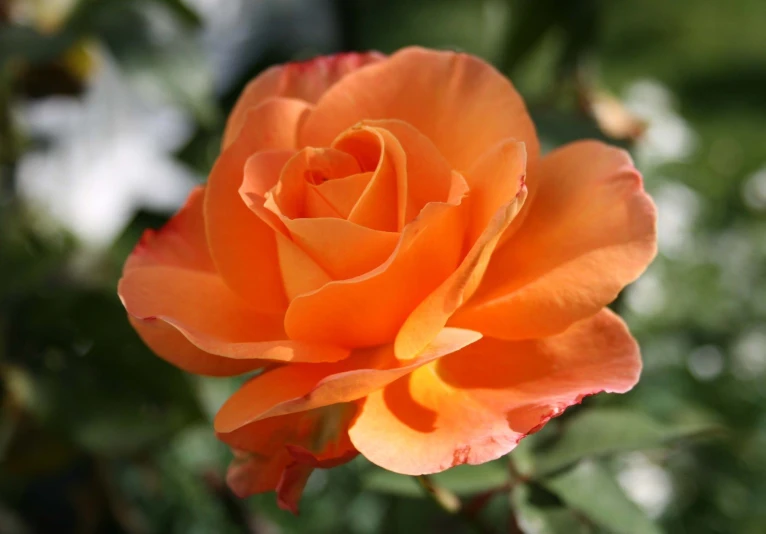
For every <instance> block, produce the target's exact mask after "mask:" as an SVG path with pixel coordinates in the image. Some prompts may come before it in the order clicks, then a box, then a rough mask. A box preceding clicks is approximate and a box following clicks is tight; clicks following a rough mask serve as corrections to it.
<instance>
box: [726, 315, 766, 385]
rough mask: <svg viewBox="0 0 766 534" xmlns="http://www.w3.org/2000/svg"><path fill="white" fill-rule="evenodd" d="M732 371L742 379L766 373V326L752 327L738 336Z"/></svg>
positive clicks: (749, 378) (754, 377) (753, 377)
mask: <svg viewBox="0 0 766 534" xmlns="http://www.w3.org/2000/svg"><path fill="white" fill-rule="evenodd" d="M732 371H733V373H734V375H735V376H736V377H737V378H739V379H740V380H753V379H758V378H760V377H762V376H763V374H764V373H766V326H763V325H762V326H760V327H756V328H752V329H750V330H748V331H746V332H745V333H744V334H742V335H741V336H739V338H737V341H736V342H735V343H734V364H733V369H732Z"/></svg>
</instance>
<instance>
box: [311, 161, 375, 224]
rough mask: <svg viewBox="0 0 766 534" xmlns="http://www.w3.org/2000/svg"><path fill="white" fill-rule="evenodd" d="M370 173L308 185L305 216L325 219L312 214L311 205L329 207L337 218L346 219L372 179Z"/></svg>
mask: <svg viewBox="0 0 766 534" xmlns="http://www.w3.org/2000/svg"><path fill="white" fill-rule="evenodd" d="M372 176H373V173H372V172H361V173H359V174H352V175H351V176H347V177H346V178H339V179H337V180H325V181H323V182H322V183H319V184H309V186H308V190H307V204H306V209H307V215H308V216H309V217H322V216H324V217H327V216H328V215H319V214H318V212H317V213H312V208H313V205H314V204H315V203H316V204H317V205H320V206H329V207H330V208H332V210H333V211H334V213H336V214H337V215H336V216H338V217H342V218H344V219H347V218H348V216H349V214H350V213H351V210H352V209H353V208H354V206H355V205H356V203H357V201H358V200H359V197H361V196H362V193H364V190H365V189H366V188H367V185H368V184H369V183H370V180H371V179H372Z"/></svg>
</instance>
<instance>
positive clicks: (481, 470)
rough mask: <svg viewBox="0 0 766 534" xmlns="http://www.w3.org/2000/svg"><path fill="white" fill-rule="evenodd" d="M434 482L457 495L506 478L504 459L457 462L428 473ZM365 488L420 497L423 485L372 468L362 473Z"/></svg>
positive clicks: (468, 492)
mask: <svg viewBox="0 0 766 534" xmlns="http://www.w3.org/2000/svg"><path fill="white" fill-rule="evenodd" d="M430 478H431V480H433V482H434V484H436V485H438V486H440V487H443V488H445V489H448V490H450V491H451V492H453V493H456V494H457V495H473V494H476V493H480V492H482V491H486V490H489V489H492V488H496V487H498V486H502V485H503V484H505V483H507V482H508V472H507V470H506V468H505V462H504V461H499V462H489V463H486V464H482V465H459V466H457V467H453V468H452V469H448V470H447V471H444V472H443V473H437V474H435V475H431V477H430ZM363 485H364V487H365V488H366V489H368V490H371V491H376V492H379V493H388V494H390V495H397V496H400V497H423V496H424V492H423V489H422V488H421V487H420V486H419V485H418V482H417V481H416V480H415V478H414V477H410V476H407V475H399V474H396V473H391V472H390V471H383V470H381V469H375V470H373V471H370V472H369V473H367V474H366V475H365V476H364V479H363Z"/></svg>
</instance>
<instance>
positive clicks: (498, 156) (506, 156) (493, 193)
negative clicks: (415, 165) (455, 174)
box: [465, 140, 527, 243]
mask: <svg viewBox="0 0 766 534" xmlns="http://www.w3.org/2000/svg"><path fill="white" fill-rule="evenodd" d="M526 167H527V154H526V150H525V148H524V145H523V144H522V143H519V142H517V141H513V140H506V141H503V142H502V143H500V144H498V145H496V146H494V147H492V148H491V149H489V150H488V151H487V152H486V153H484V154H483V155H482V157H481V158H479V160H478V161H477V162H476V163H475V164H474V165H473V167H471V169H470V170H469V171H468V172H467V173H466V175H465V180H466V182H468V187H469V188H470V190H471V198H470V204H471V230H470V232H469V234H468V239H469V243H473V242H474V241H475V240H476V239H478V237H479V236H480V235H481V233H482V232H484V230H485V228H486V227H487V224H488V223H489V222H490V221H491V220H492V218H493V217H494V216H495V213H497V210H498V209H500V207H501V206H502V205H504V204H506V203H508V202H509V201H511V200H512V199H513V198H514V197H515V196H516V195H517V194H518V193H519V191H520V189H521V188H522V187H523V186H524V185H525V179H526Z"/></svg>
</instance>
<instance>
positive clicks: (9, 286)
mask: <svg viewBox="0 0 766 534" xmlns="http://www.w3.org/2000/svg"><path fill="white" fill-rule="evenodd" d="M65 3H66V2H64V4H65ZM32 4H35V7H34V9H32V12H34V13H37V14H39V13H42V15H45V14H46V13H45V11H46V9H49V10H53V9H54V8H53V7H52V6H53V5H54V4H56V3H55V2H34V1H33V0H29V2H27V0H21V1H18V0H17V1H7V0H6V1H0V84H2V85H1V87H0V148H1V149H2V150H1V151H0V165H1V167H0V168H1V170H2V176H0V178H1V179H2V188H0V193H1V194H2V197H0V210H1V211H0V385H1V387H2V389H1V390H0V393H1V398H2V404H1V405H0V408H1V409H2V413H1V417H2V419H1V420H0V532H3V533H5V532H8V533H16V532H18V533H37V532H40V533H48V532H57V533H67V532H83V533H125V534H134V533H135V534H138V533H166V532H167V533H183V534H189V533H208V532H215V533H219V532H220V533H227V532H230V533H239V532H258V533H260V532H265V533H271V532H285V533H301V534H303V533H313V532H315V533H325V532H333V533H336V532H337V533H343V532H348V533H353V534H366V533H387V532H455V533H462V532H474V531H481V532H506V531H510V532H519V531H522V532H545V533H551V534H560V533H566V534H569V533H577V532H614V533H617V534H633V533H635V534H642V533H656V532H663V531H664V532H690V533H720V534H729V533H733V532H737V533H742V534H751V533H752V534H758V533H761V532H764V531H765V530H766V509H765V508H764V507H763V506H762V503H763V502H766V452H764V451H766V418H765V416H764V410H763V407H764V402H765V401H766V386H764V384H766V382H765V381H764V376H766V305H764V303H765V302H766V272H765V271H766V237H765V236H766V215H765V214H766V175H764V173H765V172H766V148H765V147H766V128H764V127H763V119H764V117H766V98H764V88H765V87H766V46H764V40H763V35H764V32H766V4H765V3H764V2H763V1H762V0H735V1H732V2H729V3H723V2H720V0H694V1H692V0H677V1H675V2H666V1H663V0H623V1H622V2H619V3H618V2H605V1H603V0H539V1H533V0H513V1H512V0H481V1H478V0H422V1H419V2H413V1H411V0H388V1H383V0H336V1H334V2H331V1H327V2H315V3H312V2H310V1H307V2H299V1H291V2H285V3H280V2H278V1H270V2H267V1H265V0H264V2H263V5H264V6H266V7H262V8H259V9H260V11H258V12H257V13H256V16H258V17H262V18H268V17H272V16H274V13H275V12H278V13H279V16H280V17H281V18H280V20H284V19H285V17H287V18H289V17H290V16H291V13H290V12H291V10H298V11H300V10H301V9H307V8H308V6H309V4H311V7H312V9H313V10H315V11H316V10H319V11H322V12H323V13H324V14H325V15H326V16H327V17H329V20H330V21H331V23H330V24H329V25H328V28H329V30H328V31H327V33H328V34H329V35H330V37H328V38H326V39H324V41H322V42H320V41H321V40H318V41H315V42H314V44H311V45H308V46H307V45H306V44H305V43H306V41H302V40H301V39H302V38H303V34H304V33H306V34H311V32H312V31H315V30H316V28H315V27H313V22H312V20H311V19H310V18H309V20H307V19H306V18H305V17H304V18H303V19H300V20H301V21H302V22H300V24H302V25H303V26H300V25H298V26H295V25H293V26H289V25H288V26H286V27H285V28H286V29H284V30H282V29H280V30H279V31H278V32H277V33H279V38H275V37H274V36H273V35H272V36H271V37H269V38H268V39H266V38H265V37H264V39H263V40H262V41H261V42H260V45H259V47H260V48H259V49H258V53H250V54H243V55H242V57H243V58H244V59H243V60H242V61H241V62H240V63H242V64H241V65H240V67H239V69H238V70H236V71H235V72H234V74H233V75H232V76H231V78H232V81H230V83H229V84H228V85H224V86H222V87H216V85H215V83H214V74H213V72H214V71H215V70H216V69H215V67H217V66H219V65H217V64H215V58H216V56H212V57H213V59H211V56H209V55H206V53H205V46H206V43H207V44H209V42H208V41H209V38H208V40H207V41H206V40H205V39H206V38H205V37H204V35H205V31H206V30H207V29H208V25H210V20H209V19H208V18H206V17H205V16H203V14H202V13H201V11H202V10H200V9H198V8H199V7H200V6H202V5H203V4H208V5H210V4H211V2H201V1H199V2H186V1H184V0H140V1H139V0H135V1H134V0H130V1H128V0H80V1H76V2H71V4H72V5H71V9H69V10H64V11H63V12H62V14H61V15H60V16H58V17H53V19H54V22H50V20H49V19H50V17H48V18H47V19H46V17H44V16H41V17H38V18H35V17H34V16H33V17H31V18H29V17H27V18H24V19H23V20H17V19H16V18H14V16H13V14H14V13H15V11H14V10H19V9H20V7H19V6H21V7H29V6H32ZM213 4H214V3H213ZM218 4H219V5H216V6H215V9H223V7H222V6H223V3H222V2H219V3H218ZM317 6H318V7H317ZM35 10H37V11H35ZM39 10H42V11H39ZM209 11H210V10H209V9H208V10H207V11H206V13H208V12H209ZM313 12H314V11H312V13H313ZM41 20H48V22H46V23H44V24H43V23H42V22H40V21H41ZM316 24H317V25H318V24H319V22H317V23H316ZM260 27H261V29H263V25H262V26H260ZM264 31H265V30H264ZM256 37H257V36H256ZM219 38H220V35H219ZM94 42H95V43H98V46H101V47H103V48H104V49H105V50H107V51H108V53H109V54H110V55H111V56H112V57H114V58H115V60H116V61H117V64H118V65H119V67H120V69H121V70H122V71H123V72H124V73H126V75H127V79H129V80H131V83H136V82H138V83H139V85H141V84H143V85H147V84H148V85H149V86H150V87H154V88H155V89H156V88H159V90H160V91H161V93H162V94H163V95H164V98H165V100H166V101H168V102H169V103H170V104H172V105H174V106H176V107H178V108H180V109H182V110H183V112H184V114H185V115H186V116H187V117H189V118H190V121H191V123H192V131H191V133H190V135H189V136H188V139H187V140H186V142H185V144H184V145H183V146H181V147H179V148H178V149H177V150H176V151H175V154H174V158H175V159H176V161H178V162H180V164H182V165H184V166H185V167H186V168H188V169H191V170H193V172H195V173H197V174H198V175H199V176H202V177H204V175H205V174H206V172H207V170H208V169H209V168H210V165H211V164H212V162H213V161H214V158H215V156H216V152H217V147H218V144H219V141H220V135H221V129H222V124H223V117H225V115H226V113H225V112H226V111H227V110H228V109H230V108H231V106H232V105H233V102H234V101H235V99H236V96H237V95H238V94H239V92H240V91H241V89H242V87H243V86H244V84H245V83H246V82H247V81H248V79H250V78H251V77H252V76H253V75H255V74H257V73H258V72H260V71H261V70H262V69H263V68H265V67H266V66H268V65H270V64H273V63H276V62H283V61H288V60H291V59H295V58H302V57H306V56H310V55H315V54H320V53H330V52H333V51H336V50H339V49H346V50H352V49H356V50H362V49H378V50H381V51H384V52H391V51H393V50H395V49H397V48H399V47H402V46H405V45H409V44H421V45H425V46H431V47H448V48H453V49H460V50H465V51H468V52H472V53H475V54H478V55H481V56H483V57H485V58H486V59H487V60H489V61H491V62H493V63H494V64H495V65H497V66H498V68H499V69H500V70H502V71H503V72H504V73H506V74H507V75H509V76H510V77H511V78H512V80H513V81H514V83H515V84H516V85H517V87H518V88H519V89H520V91H521V92H522V93H523V94H524V96H525V98H526V99H527V101H528V103H529V105H530V109H531V112H532V114H533V116H534V117H535V120H536V123H537V125H538V129H539V132H540V135H541V137H542V139H543V141H544V145H545V146H547V147H552V146H556V145H558V144H560V143H563V142H566V141H569V140H573V139H578V138H583V137H594V136H595V137H601V138H604V139H608V140H609V141H610V142H613V143H616V144H620V145H622V146H625V147H628V148H631V149H634V150H635V156H636V158H637V163H638V165H639V167H640V168H641V169H642V171H643V172H644V174H645V178H646V184H647V188H648V189H649V190H650V192H652V193H653V194H654V196H655V198H656V200H657V202H658V205H659V210H660V218H661V220H660V245H661V246H660V250H661V254H660V256H659V257H658V259H657V261H656V262H655V263H654V264H653V266H652V267H651V268H650V270H649V272H648V273H647V275H646V276H645V277H644V278H643V279H642V280H641V281H639V282H638V283H637V284H636V285H635V286H634V287H632V288H629V290H628V291H627V292H626V294H624V295H623V296H621V298H620V299H618V301H617V302H616V303H615V307H617V308H619V311H620V313H621V314H623V315H624V316H625V317H626V319H627V321H628V323H629V324H630V325H631V328H632V330H633V331H634V333H635V334H636V335H637V337H638V338H639V341H640V343H641V345H642V348H643V353H644V360H645V371H644V374H643V378H642V380H641V382H640V384H639V386H638V387H637V388H636V389H635V390H634V391H633V392H631V393H629V394H627V395H624V396H599V397H595V398H592V399H587V400H586V402H585V403H584V405H585V407H574V408H572V409H570V410H569V411H567V412H566V413H565V414H564V415H563V416H561V417H559V418H558V419H556V420H554V421H552V422H551V423H550V424H549V425H548V426H546V427H545V428H544V429H543V431H541V432H540V433H538V434H536V435H534V436H531V437H529V438H527V439H526V440H525V441H524V442H523V443H522V445H521V446H520V447H519V448H518V449H517V450H516V451H514V452H513V453H512V454H511V455H510V456H509V458H503V459H500V460H498V461H496V462H492V463H489V464H486V465H484V466H478V467H459V468H455V469H453V470H450V471H448V472H445V473H443V474H440V475H436V476H434V477H432V479H431V482H432V483H434V484H436V485H438V487H439V488H441V489H442V490H443V491H445V492H449V494H450V495H452V494H454V495H456V496H457V497H458V498H459V499H460V500H461V502H462V506H463V507H462V510H461V511H460V512H459V513H458V514H456V515H449V514H448V513H446V512H445V511H443V510H442V509H440V508H439V506H438V505H437V504H436V503H435V502H433V501H432V500H429V499H427V497H426V492H424V491H423V490H422V488H420V487H419V486H418V484H417V482H416V481H415V479H412V478H408V477H403V476H399V475H395V474H392V473H387V472H383V471H381V470H379V469H377V468H375V467H374V466H372V465H370V464H369V463H367V462H366V461H364V460H363V459H361V458H360V459H357V460H355V461H353V462H352V463H350V464H348V465H346V466H343V467H341V468H337V469H334V470H331V471H328V472H325V471H318V472H317V473H315V475H314V476H313V477H312V479H311V480H310V482H309V485H308V487H307V489H306V492H305V495H304V499H303V502H302V513H301V516H300V517H293V516H290V515H288V514H287V513H285V512H282V511H280V510H279V509H278V508H277V507H276V504H275V502H274V498H273V496H272V495H262V496H256V497H253V498H251V499H248V500H244V501H241V500H238V499H236V498H235V497H233V496H232V495H231V494H230V493H229V491H228V490H227V489H226V487H225V484H224V482H223V475H224V473H225V468H226V465H227V463H228V460H229V453H228V451H227V450H226V447H225V446H223V445H221V444H220V443H218V442H217V441H216V440H215V438H214V437H213V435H212V428H211V424H210V420H211V417H212V414H213V413H214V412H215V410H216V408H217V407H218V406H219V405H220V403H221V402H222V400H223V399H224V398H226V396H227V395H228V394H230V393H231V392H232V391H233V390H234V388H236V386H237V381H236V380H223V379H217V380H213V379H200V378H196V377H190V376H187V375H185V374H183V373H181V372H180V371H178V370H176V369H174V368H172V367H170V366H169V365H167V364H166V363H164V362H163V361H161V360H159V359H158V358H156V357H154V356H153V355H152V354H151V353H150V351H149V350H148V349H146V348H145V347H144V346H143V344H142V343H141V342H140V340H139V339H138V338H137V336H136V335H135V334H134V333H133V331H132V329H131V328H130V326H129V324H128V322H127V321H126V320H125V315H124V311H123V309H122V306H121V305H120V303H119V300H118V299H117V297H116V294H115V284H116V280H117V278H118V277H119V272H120V268H121V265H122V262H123V261H124V259H125V257H126V256H127V254H128V253H129V251H130V249H131V247H132V245H133V243H135V242H136V240H137V239H138V236H139V235H140V233H141V232H142V230H143V229H144V228H147V227H157V226H159V225H161V224H162V222H163V221H164V220H165V219H166V217H167V216H168V214H167V213H158V212H156V211H153V210H152V209H150V207H149V206H147V207H146V208H147V209H144V210H141V211H140V212H138V213H137V214H136V215H135V217H134V218H133V220H132V222H130V224H128V225H127V226H126V228H125V229H124V231H123V232H122V234H121V235H120V236H119V237H118V238H117V239H116V240H115V241H114V243H112V244H111V245H110V246H108V247H101V248H100V249H98V250H95V251H94V250H93V248H91V247H88V246H86V245H85V244H84V243H82V242H81V241H80V240H79V239H78V237H77V236H75V235H72V234H71V233H70V232H69V230H68V229H67V228H66V225H59V226H56V225H51V224H50V223H49V221H47V220H46V219H45V217H41V215H40V213H39V212H37V211H35V210H34V209H33V207H32V206H29V205H27V204H26V203H25V202H24V200H23V198H22V197H21V196H20V195H19V194H18V183H17V178H18V173H17V171H18V168H19V166H20V165H21V164H23V163H24V162H25V158H28V157H29V154H30V153H31V151H32V149H39V147H40V146H41V145H42V146H44V145H45V142H46V140H45V139H38V138H35V136H34V135H31V134H30V132H27V131H25V129H24V126H23V125H24V123H23V121H22V120H20V115H21V112H20V111H19V109H20V107H21V106H22V105H24V104H25V103H26V102H28V101H32V100H37V99H40V98H48V97H51V96H60V95H72V94H74V95H81V94H82V92H83V91H85V90H87V87H88V84H89V83H90V82H89V80H90V78H91V77H92V76H94V75H95V74H94V72H97V71H98V68H99V66H98V65H97V64H94V65H91V64H89V63H88V62H87V61H85V62H83V61H82V58H81V56H77V55H76V54H74V52H77V50H78V49H79V48H78V47H82V46H84V44H83V43H94ZM73 51H74V52H73ZM73 54H74V55H73ZM73 57H74V60H73ZM78 57H80V60H79V62H78V61H77V58H78ZM238 59H241V58H238ZM219 61H220V59H219ZM605 103H608V104H609V105H608V106H607V107H606V108H604V107H603V106H602V105H605ZM599 106H601V107H599ZM601 109H606V110H607V111H606V112H601V111H599V110H601ZM636 115H638V116H640V117H641V120H639V119H638V118H636ZM615 117H617V119H621V120H617V122H616V124H617V127H614V128H610V127H609V126H610V124H612V123H614V122H615V120H616V119H615ZM626 121H627V123H626ZM643 121H646V123H647V125H648V126H647V127H648V129H647V130H646V131H645V132H644V135H643V136H640V135H638V133H637V132H638V131H639V130H641V129H643V127H644V126H641V127H640V128H638V130H636V129H635V128H634V126H636V124H639V125H643ZM634 123H635V124H634ZM625 124H627V127H626V126H625ZM621 125H622V126H621ZM759 173H760V174H759ZM637 451H639V452H637Z"/></svg>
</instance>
